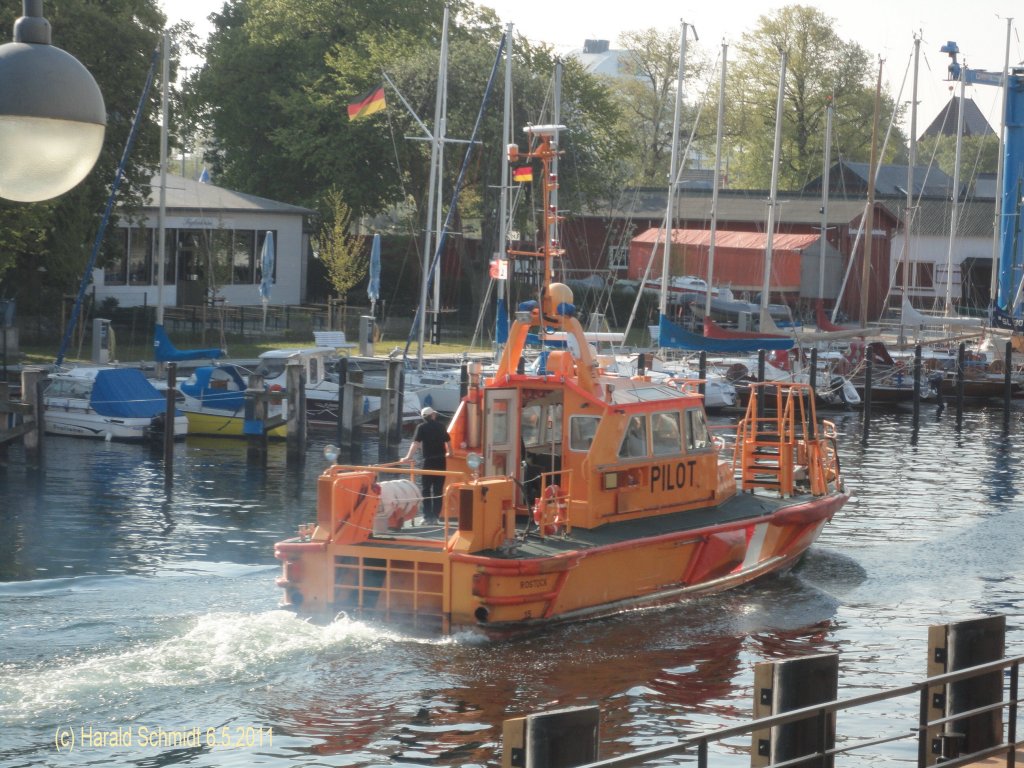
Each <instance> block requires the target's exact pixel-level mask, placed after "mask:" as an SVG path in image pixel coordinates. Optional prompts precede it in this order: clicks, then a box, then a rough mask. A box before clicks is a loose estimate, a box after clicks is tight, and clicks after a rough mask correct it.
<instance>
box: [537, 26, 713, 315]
mask: <svg viewBox="0 0 1024 768" xmlns="http://www.w3.org/2000/svg"><path fill="white" fill-rule="evenodd" d="M687 27H690V25H689V24H687V23H686V22H685V21H683V22H681V23H680V25H679V70H678V71H677V72H676V106H675V112H674V114H673V118H672V151H671V153H670V155H669V163H668V197H667V200H666V203H665V241H664V243H663V244H662V253H661V296H660V297H659V299H658V313H659V314H660V315H661V316H662V317H665V316H667V315H668V291H669V265H670V261H671V259H670V253H671V249H672V219H673V214H674V213H675V200H676V186H677V184H678V179H677V178H676V177H677V176H678V174H679V166H680V165H681V164H680V163H679V120H680V116H681V115H682V110H683V74H684V70H685V67H686V29H687ZM691 28H692V27H691ZM693 34H694V37H696V35H697V30H694V32H693ZM556 122H557V121H556ZM640 289H641V291H642V290H643V285H642V284H641V286H640ZM710 290H711V282H710V281H708V291H709V292H710Z"/></svg>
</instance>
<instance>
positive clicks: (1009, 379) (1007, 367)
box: [1003, 341, 1013, 430]
mask: <svg viewBox="0 0 1024 768" xmlns="http://www.w3.org/2000/svg"><path fill="white" fill-rule="evenodd" d="M1012 399H1013V344H1011V343H1010V342H1009V341H1007V342H1006V350H1005V351H1004V352H1003V430H1007V429H1009V428H1010V401H1011V400H1012Z"/></svg>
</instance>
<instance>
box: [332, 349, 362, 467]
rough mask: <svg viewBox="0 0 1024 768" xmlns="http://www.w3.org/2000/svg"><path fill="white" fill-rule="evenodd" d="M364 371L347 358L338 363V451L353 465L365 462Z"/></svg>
mask: <svg viewBox="0 0 1024 768" xmlns="http://www.w3.org/2000/svg"><path fill="white" fill-rule="evenodd" d="M362 412H363V371H362V369H361V368H359V367H358V365H354V364H352V361H351V360H349V359H348V358H346V357H343V358H341V359H340V360H339V361H338V450H339V452H340V453H339V455H346V454H347V455H348V460H349V462H350V463H352V464H359V463H360V462H362V460H363V435H362V423H361V422H360V419H359V417H360V416H362Z"/></svg>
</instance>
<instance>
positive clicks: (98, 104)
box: [0, 0, 107, 203]
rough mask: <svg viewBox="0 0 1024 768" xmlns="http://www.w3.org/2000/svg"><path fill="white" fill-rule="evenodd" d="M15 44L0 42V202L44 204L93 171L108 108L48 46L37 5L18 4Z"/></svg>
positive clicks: (30, 1)
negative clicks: (2, 200)
mask: <svg viewBox="0 0 1024 768" xmlns="http://www.w3.org/2000/svg"><path fill="white" fill-rule="evenodd" d="M22 7H23V8H24V15H23V16H22V17H21V18H19V19H18V20H17V21H15V22H14V42H11V43H6V44H4V45H0V147H3V151H2V152H0V197H2V198H7V199H8V200H17V201H19V202H26V203H32V202H38V201H40V200H49V199H50V198H52V197H57V196H58V195H62V194H64V193H65V192H67V191H68V190H69V189H71V188H72V187H74V186H75V185H76V184H78V183H79V182H80V181H81V180H82V179H84V178H85V177H86V175H87V174H88V173H89V171H91V170H92V167H93V165H94V164H95V163H96V158H98V157H99V154H100V149H102V147H103V134H104V132H105V131H106V121H107V120H106V108H105V106H104V104H103V94H101V93H100V89H99V86H98V85H96V80H95V79H94V78H93V76H92V75H91V74H90V73H89V70H87V69H86V68H85V67H84V66H82V64H81V62H79V61H78V59H76V58H75V57H74V56H72V55H71V54H69V53H66V52H65V51H62V50H61V49H60V48H55V47H53V46H52V45H50V22H48V21H47V20H46V19H45V18H43V2H42V0H23V2H22Z"/></svg>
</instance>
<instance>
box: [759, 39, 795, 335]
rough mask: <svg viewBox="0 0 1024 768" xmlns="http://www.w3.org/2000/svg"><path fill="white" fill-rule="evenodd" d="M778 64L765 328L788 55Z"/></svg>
mask: <svg viewBox="0 0 1024 768" xmlns="http://www.w3.org/2000/svg"><path fill="white" fill-rule="evenodd" d="M780 58H781V60H780V62H779V94H778V98H777V99H776V102H775V145H774V149H773V150H772V181H771V189H770V190H769V192H768V227H767V229H768V232H767V236H768V238H767V240H766V242H765V248H764V276H763V282H762V286H761V325H762V326H765V325H767V323H766V322H765V318H766V317H767V315H768V294H769V291H770V290H771V276H772V238H774V236H775V206H776V198H777V197H778V193H779V160H780V156H781V155H782V106H783V99H784V98H785V95H786V64H787V62H788V61H789V54H788V53H787V52H786V51H782V52H781V57H780Z"/></svg>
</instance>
